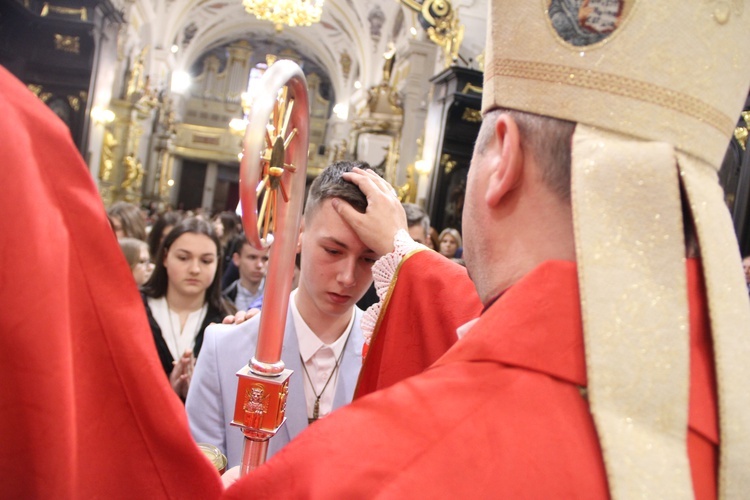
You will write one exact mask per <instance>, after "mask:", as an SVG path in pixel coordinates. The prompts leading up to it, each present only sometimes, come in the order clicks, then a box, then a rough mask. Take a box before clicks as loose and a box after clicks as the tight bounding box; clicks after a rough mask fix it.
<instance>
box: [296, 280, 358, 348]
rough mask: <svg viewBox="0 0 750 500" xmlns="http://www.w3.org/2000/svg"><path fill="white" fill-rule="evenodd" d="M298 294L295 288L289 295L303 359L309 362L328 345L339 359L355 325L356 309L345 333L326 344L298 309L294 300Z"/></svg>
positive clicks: (353, 309) (353, 310)
mask: <svg viewBox="0 0 750 500" xmlns="http://www.w3.org/2000/svg"><path fill="white" fill-rule="evenodd" d="M296 295H297V290H294V291H293V292H292V294H291V295H290V296H289V303H290V305H291V307H292V319H293V320H294V329H295V331H296V332H297V343H298V344H299V354H300V356H301V357H302V361H303V362H305V363H307V362H308V361H309V360H310V358H312V357H313V356H314V355H315V353H316V352H318V351H319V350H320V349H322V348H324V347H328V348H330V349H332V350H333V355H334V356H335V357H336V359H338V357H339V355H341V351H343V350H344V345H345V344H346V339H347V338H348V337H349V334H350V333H351V331H352V327H353V326H354V316H355V312H356V309H355V308H354V307H352V316H351V318H350V319H349V324H348V325H346V329H345V330H344V333H343V335H341V336H340V337H339V338H338V339H337V340H336V341H335V342H334V343H333V344H330V345H326V344H324V343H323V342H321V340H320V339H319V338H318V336H317V335H315V332H313V331H312V330H311V329H310V327H309V326H308V325H307V323H305V320H304V319H302V316H301V315H300V313H299V309H297V304H296V301H295V300H294V299H295V297H296Z"/></svg>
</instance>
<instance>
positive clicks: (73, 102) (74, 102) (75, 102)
mask: <svg viewBox="0 0 750 500" xmlns="http://www.w3.org/2000/svg"><path fill="white" fill-rule="evenodd" d="M68 104H70V107H71V108H73V110H74V111H80V110H81V100H80V99H79V98H78V96H74V95H69V96H68Z"/></svg>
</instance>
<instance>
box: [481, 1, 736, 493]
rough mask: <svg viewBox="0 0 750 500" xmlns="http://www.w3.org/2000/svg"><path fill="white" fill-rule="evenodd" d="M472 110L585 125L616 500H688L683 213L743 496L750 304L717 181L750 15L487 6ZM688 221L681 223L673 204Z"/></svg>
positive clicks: (577, 164)
mask: <svg viewBox="0 0 750 500" xmlns="http://www.w3.org/2000/svg"><path fill="white" fill-rule="evenodd" d="M488 19H489V20H488V34H487V55H486V59H485V60H486V64H485V68H486V70H485V81H484V92H483V102H482V110H483V112H485V113H486V112H488V111H490V110H492V109H495V108H509V109H516V110H520V111H526V112H531V113H536V114H540V115H545V116H551V117H554V118H560V119H565V120H570V121H574V122H577V123H578V126H577V127H576V132H575V134H574V137H573V145H572V165H571V169H572V171H571V193H572V205H573V215H574V223H575V233H576V234H575V236H576V254H577V260H578V274H579V282H580V289H581V310H582V317H583V325H584V339H585V344H586V364H587V376H588V384H589V387H588V389H589V391H588V394H589V401H590V404H591V412H592V415H593V417H594V422H595V424H596V428H597V433H598V435H599V440H600V443H601V447H602V453H603V456H604V462H605V467H606V470H607V479H608V482H609V487H610V490H611V493H612V495H613V497H615V498H631V497H636V496H638V497H644V498H690V497H691V496H692V485H691V477H690V468H689V461H688V455H687V444H686V443H687V426H688V393H689V373H690V366H689V362H690V350H689V349H690V347H689V320H688V318H689V314H688V299H687V285H686V277H685V261H684V259H685V241H684V237H683V225H684V223H683V213H688V214H690V217H691V218H692V219H693V222H694V224H695V232H696V236H697V239H698V242H699V246H700V254H701V259H702V260H701V262H702V267H703V274H704V279H705V283H706V293H707V303H708V308H709V317H710V323H711V335H712V340H713V345H714V356H715V367H716V368H715V369H716V375H717V385H718V394H719V421H720V441H721V449H720V470H719V490H720V496H721V497H723V498H741V497H742V496H743V495H746V492H747V491H750V472H748V471H750V410H749V409H750V391H747V390H745V389H744V387H743V386H744V384H745V383H746V381H747V380H750V362H748V360H749V359H750V307H748V296H747V289H746V286H745V282H744V279H743V277H742V274H741V264H740V258H739V254H738V251H737V241H736V238H735V236H734V231H733V226H732V222H731V219H730V216H729V212H728V211H727V209H726V206H725V205H724V201H723V193H722V190H721V188H720V187H719V185H718V179H717V175H716V170H717V169H718V166H719V165H720V162H721V160H722V158H723V156H724V153H725V151H726V148H727V144H728V142H729V139H730V137H731V134H732V131H733V129H734V126H735V123H736V120H737V117H738V116H739V113H740V111H741V109H742V105H743V104H744V102H745V98H746V96H747V92H748V87H749V86H750V56H749V55H748V52H747V51H748V47H750V29H749V28H748V27H749V26H750V0H695V1H684V0H664V1H660V2H646V1H637V0H491V2H490V13H489V18H488ZM681 192H682V193H683V194H684V199H685V200H686V201H687V205H688V207H685V208H686V210H685V211H683V206H682V205H683V198H682V195H681Z"/></svg>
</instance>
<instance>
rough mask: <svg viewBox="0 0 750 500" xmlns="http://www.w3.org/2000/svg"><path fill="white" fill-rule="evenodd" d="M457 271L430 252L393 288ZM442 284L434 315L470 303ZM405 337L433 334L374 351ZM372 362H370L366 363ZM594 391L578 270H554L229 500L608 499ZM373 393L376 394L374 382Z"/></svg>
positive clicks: (313, 430)
mask: <svg viewBox="0 0 750 500" xmlns="http://www.w3.org/2000/svg"><path fill="white" fill-rule="evenodd" d="M448 265H452V264H449V263H448V261H445V260H444V259H443V258H442V257H439V256H438V255H437V254H434V253H432V252H421V253H418V254H416V255H414V256H412V257H411V258H409V259H408V260H407V261H406V262H404V263H403V264H402V266H401V269H400V270H399V276H398V280H397V283H396V287H395V289H394V290H393V293H394V294H395V293H396V291H397V290H398V288H399V287H400V286H402V285H405V286H407V287H408V286H409V283H410V282H411V284H412V285H413V284H414V283H418V282H419V281H420V280H421V279H424V276H425V274H430V275H431V276H432V278H433V279H434V278H435V276H440V275H441V273H443V274H442V275H445V274H444V271H445V270H446V266H448ZM688 268H689V283H690V287H691V288H690V289H691V297H690V306H691V308H690V310H691V346H692V349H691V398H690V400H691V408H690V427H691V429H690V432H689V436H690V437H689V438H687V439H688V440H689V448H690V459H691V467H692V469H693V479H694V487H695V490H696V496H697V497H698V498H712V497H715V494H716V493H715V492H716V483H715V474H716V443H717V442H718V430H717V420H716V411H715V408H716V396H715V390H714V387H715V384H714V381H713V371H712V369H711V352H710V351H711V350H710V340H709V339H708V326H707V325H708V324H707V317H706V312H705V306H704V304H703V300H702V296H703V285H702V282H701V280H700V275H699V273H698V263H697V262H695V261H691V262H690V263H689V265H688ZM452 279H455V277H453V278H452ZM444 286H445V288H443V289H442V295H441V294H439V293H424V294H422V295H419V296H414V295H412V296H411V299H410V300H412V301H413V300H429V301H430V302H431V303H432V304H434V308H433V310H434V309H437V310H443V309H441V308H447V307H450V306H451V305H455V304H456V303H457V302H461V298H460V297H456V296H453V295H452V294H450V290H451V289H461V287H460V286H458V284H457V283H456V282H455V281H451V282H449V283H445V285H444ZM394 296H395V295H394ZM473 300H474V299H473V298H470V299H469V302H472V301H473ZM408 302H409V300H407V301H404V302H401V303H400V305H399V306H398V307H396V306H397V304H396V302H395V301H394V302H392V303H391V304H390V305H389V306H388V308H387V309H386V311H385V312H384V313H382V314H384V315H385V316H384V318H383V320H385V319H386V318H387V316H388V315H396V316H398V315H399V314H408V311H409V310H411V309H412V308H411V307H410V304H409V303H408ZM475 305H476V304H474V305H471V304H470V305H469V306H465V305H464V306H462V307H468V308H471V307H474V306H475ZM405 311H406V312H405ZM383 324H384V323H383V321H382V320H381V323H380V326H381V327H382V325H383ZM399 335H407V336H409V337H410V338H414V336H419V337H420V338H422V339H423V341H426V342H429V339H430V338H432V332H426V331H418V332H415V331H401V332H397V331H396V330H393V331H390V332H387V335H383V330H382V328H381V329H379V330H378V331H376V337H375V339H374V340H373V346H372V347H371V348H372V349H381V350H385V351H387V350H389V349H390V348H392V347H393V346H386V347H383V346H380V347H378V346H377V345H375V344H376V343H377V342H383V341H388V342H393V343H398V341H399ZM439 342H444V340H443V339H441V340H439ZM411 364H412V365H413V363H411ZM377 368H378V367H377V365H376V364H375V363H369V366H368V365H366V367H365V369H370V370H373V369H374V370H377ZM411 369H413V368H409V370H411ZM366 376H367V374H364V375H363V377H366ZM393 377H395V375H394V376H393ZM393 377H392V378H389V380H388V382H389V383H392V382H393ZM585 386H586V369H585V359H584V347H583V339H582V326H581V316H580V306H579V296H578V280H577V275H576V267H575V264H574V263H570V262H546V263H544V264H542V265H541V266H539V267H538V268H536V269H535V270H534V271H532V272H531V273H530V274H528V275H527V276H526V277H524V278H523V279H522V280H520V281H519V282H518V283H516V284H515V285H514V286H513V287H511V288H510V289H508V290H507V291H506V292H505V293H504V294H503V295H502V296H501V297H500V298H499V299H498V300H497V301H496V302H495V303H494V304H492V305H491V307H489V308H488V309H487V310H486V311H485V312H484V313H483V314H482V316H481V318H480V319H479V321H478V322H477V323H476V324H475V325H474V326H473V327H472V328H471V330H470V331H469V332H468V333H467V334H466V336H465V337H464V338H462V339H461V340H460V341H459V342H457V343H456V344H455V345H454V346H453V347H452V348H450V349H449V350H448V352H447V353H445V355H444V356H443V357H441V358H440V359H438V360H437V362H435V363H434V364H433V365H432V366H430V367H429V368H427V369H426V370H425V371H424V372H423V373H422V374H420V375H416V376H412V377H410V378H407V379H405V380H403V381H401V382H398V383H393V384H392V385H390V386H389V387H388V388H385V389H382V390H377V391H376V392H373V393H371V394H369V395H367V396H364V397H361V398H360V399H358V400H356V401H355V402H354V403H352V404H351V405H350V406H348V407H345V408H343V409H341V410H339V411H337V412H334V413H333V414H332V415H330V416H329V417H327V418H326V419H323V420H321V421H319V422H316V423H315V424H314V425H313V426H311V427H310V428H309V429H308V430H307V431H306V432H304V433H303V434H301V435H300V436H298V437H297V438H296V440H295V441H294V442H292V443H290V444H289V445H288V446H287V447H286V448H285V449H284V450H282V451H281V452H280V453H279V454H277V455H276V456H274V458H273V459H272V460H270V461H269V462H268V463H266V464H265V465H264V466H262V467H261V468H259V469H257V470H256V471H254V472H253V473H252V474H250V475H249V476H247V477H245V478H243V479H242V480H240V481H239V482H238V483H237V484H235V485H234V486H233V487H232V488H230V489H229V490H228V491H227V493H226V496H227V497H228V498H250V497H257V498H268V497H271V496H278V497H280V498H300V497H306V498H361V497H372V496H383V497H392V498H409V497H414V496H417V497H471V496H478V497H487V496H497V495H502V496H504V497H507V498H606V497H607V496H608V490H607V480H606V475H605V470H604V465H603V462H602V455H601V450H600V448H599V442H598V438H597V435H596V431H595V428H594V424H593V421H592V418H591V415H590V413H589V410H588V404H587V401H586V399H585V390H584V388H585ZM371 389H373V390H374V389H378V387H377V384H375V385H373V386H372V387H371ZM687 434H688V432H687V429H686V435H687ZM313 457H314V458H313Z"/></svg>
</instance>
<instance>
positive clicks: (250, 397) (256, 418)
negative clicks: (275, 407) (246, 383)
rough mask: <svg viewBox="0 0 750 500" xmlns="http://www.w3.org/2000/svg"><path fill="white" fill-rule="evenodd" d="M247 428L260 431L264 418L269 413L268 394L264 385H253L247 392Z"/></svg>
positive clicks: (245, 407)
mask: <svg viewBox="0 0 750 500" xmlns="http://www.w3.org/2000/svg"><path fill="white" fill-rule="evenodd" d="M242 408H243V410H245V422H244V424H245V426H247V427H250V428H253V429H260V428H261V424H262V423H263V416H264V415H265V414H266V413H268V394H266V389H265V387H263V385H262V384H253V385H252V386H251V387H250V388H249V389H247V391H246V392H245V404H244V405H243V407H242Z"/></svg>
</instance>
